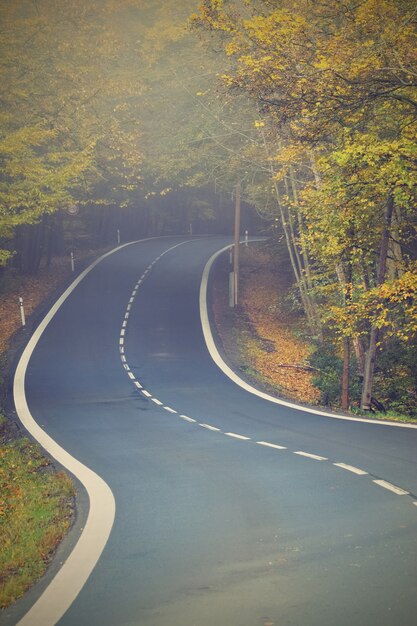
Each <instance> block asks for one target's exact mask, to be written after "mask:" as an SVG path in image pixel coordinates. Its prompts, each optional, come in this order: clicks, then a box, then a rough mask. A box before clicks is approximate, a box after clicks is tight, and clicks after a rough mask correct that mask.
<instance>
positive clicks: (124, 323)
mask: <svg viewBox="0 0 417 626" xmlns="http://www.w3.org/2000/svg"><path fill="white" fill-rule="evenodd" d="M125 317H126V316H125ZM127 317H129V315H128V316H127ZM126 325H127V321H126V319H125V320H124V322H123V324H122V328H126Z"/></svg>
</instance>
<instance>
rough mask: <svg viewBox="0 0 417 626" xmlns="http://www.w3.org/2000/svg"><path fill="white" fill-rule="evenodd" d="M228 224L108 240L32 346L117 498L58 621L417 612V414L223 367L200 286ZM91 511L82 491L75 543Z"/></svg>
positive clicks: (265, 625) (407, 616)
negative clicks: (391, 417) (375, 409)
mask: <svg viewBox="0 0 417 626" xmlns="http://www.w3.org/2000/svg"><path fill="white" fill-rule="evenodd" d="M229 241H230V240H229V239H227V238H224V237H213V238H201V239H199V238H188V239H187V238H160V239H153V240H146V241H143V242H139V243H136V244H132V245H128V246H124V247H122V248H120V249H119V250H117V251H116V252H114V253H113V254H110V255H108V256H106V257H105V258H104V259H103V260H102V261H101V262H100V263H98V264H97V265H96V266H95V267H94V268H93V269H92V270H91V271H90V272H89V273H88V274H87V275H86V276H85V277H84V278H83V279H82V280H81V281H80V283H79V284H78V285H77V286H76V287H75V289H73V291H72V292H71V293H70V294H69V295H68V297H67V298H66V299H65V301H64V302H63V303H62V305H61V306H60V308H59V309H58V310H57V312H56V313H55V315H54V316H53V317H52V319H51V321H50V322H49V324H48V325H47V326H46V328H45V330H44V332H43V334H42V336H40V338H39V341H38V342H37V344H36V347H35V348H34V351H33V354H32V355H31V357H30V359H29V361H28V365H27V370H26V399H27V404H28V406H29V409H30V412H31V414H32V416H33V417H34V419H35V420H36V421H37V422H38V423H39V424H40V425H41V426H42V429H43V431H44V432H45V433H47V434H48V435H49V436H50V437H51V438H52V439H53V440H54V441H56V442H57V443H58V444H59V445H60V446H62V448H64V449H65V450H66V451H67V452H68V453H69V454H70V455H71V457H73V458H75V459H77V460H78V461H80V462H81V463H82V464H84V465H85V466H87V467H88V468H90V470H92V471H93V472H94V473H95V474H96V475H98V476H99V477H101V479H102V480H103V481H104V482H105V483H106V484H107V486H108V488H109V490H111V493H112V494H113V496H114V501H115V503H116V515H115V519H114V524H113V526H112V529H111V533H110V536H109V538H108V541H107V543H106V545H105V547H104V551H103V553H102V554H101V557H100V558H99V560H98V563H97V565H96V566H95V568H94V569H93V571H92V573H91V575H90V576H89V577H88V579H87V581H86V583H85V584H84V585H83V586H82V589H81V591H80V593H79V595H78V596H77V597H76V598H75V599H74V601H73V602H72V604H71V605H70V607H69V609H68V610H67V611H66V612H65V613H64V615H63V616H62V617H61V619H60V620H59V624H60V626H90V625H92V624H100V626H194V625H195V626H217V625H222V626H226V625H227V626H257V625H260V626H272V625H275V624H276V625H279V626H290V625H291V626H319V625H320V626H327V625H329V626H352V625H354V626H393V625H395V626H412V625H414V624H416V623H417V558H416V557H417V542H416V540H417V506H416V500H417V498H416V497H415V496H414V494H417V430H416V429H408V428H396V427H390V426H386V425H378V424H369V423H366V422H352V421H344V420H338V419H333V418H331V417H326V416H321V415H316V414H314V413H308V412H305V411H299V410H298V411H297V410H295V409H293V408H291V407H288V406H281V405H278V404H274V403H272V402H269V401H267V400H265V399H263V398H260V397H258V396H256V395H254V394H252V393H249V392H248V391H246V390H244V389H242V388H241V387H240V386H238V385H236V384H235V383H234V382H233V381H231V380H230V379H229V377H228V376H226V375H225V374H224V373H223V371H222V370H221V369H220V368H219V367H218V365H217V364H216V363H214V362H213V360H212V358H211V356H210V354H209V352H208V350H207V346H206V343H205V340H204V336H203V332H202V324H201V312H200V285H201V280H202V275H203V270H204V268H205V266H206V263H207V261H208V260H209V258H210V257H211V256H212V255H213V254H214V253H215V252H216V251H217V250H219V249H221V248H222V247H224V246H226V245H227V244H228V243H229ZM109 508H111V507H109ZM87 512H88V506H87V503H86V496H83V497H82V498H81V507H80V516H79V519H78V521H77V524H76V528H75V530H74V532H73V533H72V542H73V543H74V541H75V539H76V538H77V536H78V535H77V533H78V534H80V532H81V527H82V526H83V525H84V522H85V518H86V515H87ZM104 518H105V513H103V520H104ZM103 523H104V521H103ZM109 526H111V522H109ZM98 534H100V533H98ZM69 541H70V543H71V539H70V540H69ZM67 543H68V542H67ZM55 569H57V565H56V564H55ZM54 571H55V570H54V569H53V572H54ZM51 576H52V574H50V575H49V578H51ZM46 582H48V577H47V579H46ZM46 582H44V583H43V587H44V586H45V585H46ZM39 589H42V584H41V585H40V586H37V587H36V588H35V589H34V590H32V591H31V592H30V593H29V594H28V596H27V597H26V598H25V599H24V601H23V602H20V603H18V604H17V605H16V606H15V607H13V608H12V609H11V610H10V611H8V613H7V614H6V615H5V622H6V621H7V623H17V622H18V621H19V619H20V618H21V617H22V616H23V615H24V614H25V612H26V611H27V609H28V608H29V604H31V603H33V602H34V601H35V600H36V599H37V597H38V595H39ZM58 595H59V594H58ZM57 603H58V604H59V598H57ZM29 615H30V614H29ZM33 619H34V618H32V621H31V620H30V619H28V618H26V623H28V624H35V622H34V621H33ZM22 623H23V622H22ZM42 623H43V624H44V626H46V622H45V621H44V619H42Z"/></svg>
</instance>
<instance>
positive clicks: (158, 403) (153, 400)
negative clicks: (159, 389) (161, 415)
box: [151, 398, 163, 406]
mask: <svg viewBox="0 0 417 626" xmlns="http://www.w3.org/2000/svg"><path fill="white" fill-rule="evenodd" d="M151 400H152V402H155V404H157V405H158V406H162V405H163V402H161V401H160V400H158V399H157V398H151Z"/></svg>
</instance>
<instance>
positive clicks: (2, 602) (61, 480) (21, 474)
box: [0, 415, 75, 608]
mask: <svg viewBox="0 0 417 626" xmlns="http://www.w3.org/2000/svg"><path fill="white" fill-rule="evenodd" d="M74 496H75V490H74V486H73V483H72V481H71V479H70V478H69V477H68V476H67V475H66V474H65V473H64V472H57V471H56V470H54V468H53V467H52V465H51V462H50V461H49V459H47V458H46V457H45V456H44V455H43V454H42V451H41V449H40V447H39V446H38V445H37V444H34V443H32V442H31V441H30V440H29V439H27V438H23V437H18V438H15V435H14V434H13V433H12V434H11V433H10V430H9V427H8V426H7V421H5V419H4V417H3V416H1V415H0V607H2V608H4V607H6V606H8V605H9V604H11V603H12V602H14V601H15V600H17V599H18V598H19V597H20V596H22V595H23V593H24V592H25V591H26V590H27V589H28V588H29V587H30V586H31V585H32V584H33V583H34V582H35V581H36V580H38V579H39V578H40V577H41V576H42V575H43V574H44V573H45V571H46V568H47V566H48V563H49V562H50V560H51V558H52V556H53V554H54V551H55V549H56V547H57V546H58V544H59V542H60V541H61V539H62V538H63V536H64V535H65V534H66V532H67V531H68V529H69V528H70V526H71V524H72V521H73V517H74Z"/></svg>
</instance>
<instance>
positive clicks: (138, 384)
mask: <svg viewBox="0 0 417 626" xmlns="http://www.w3.org/2000/svg"><path fill="white" fill-rule="evenodd" d="M135 385H136V387H137V388H138V389H143V387H142V385H141V384H140V383H139V382H138V381H137V380H135Z"/></svg>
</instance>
